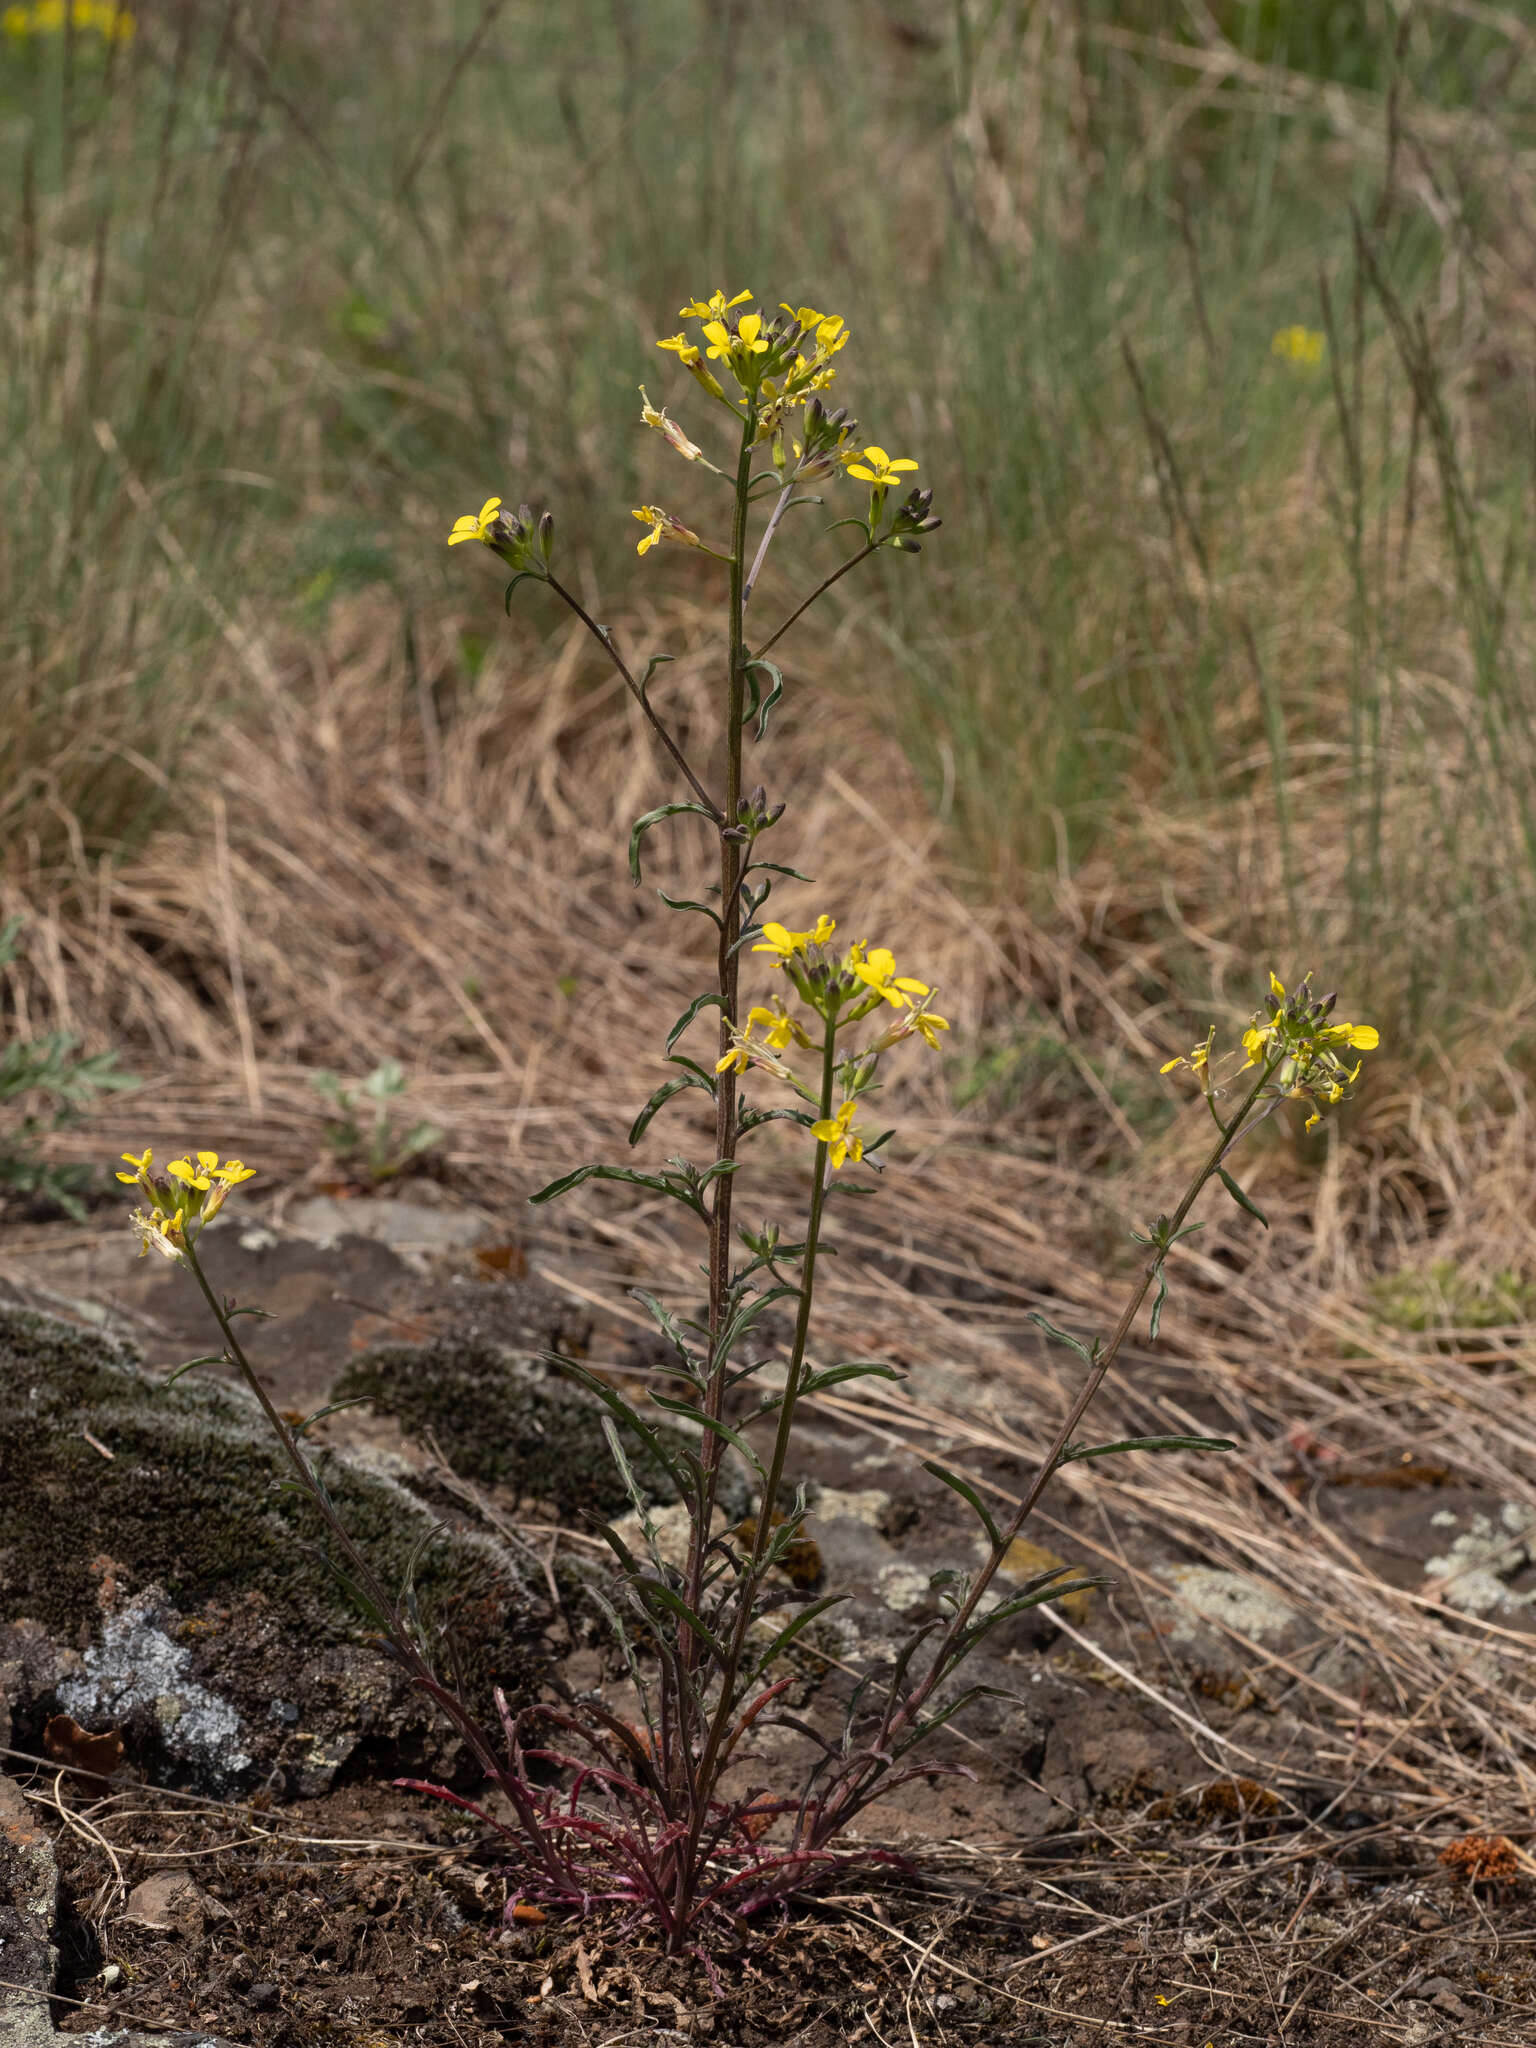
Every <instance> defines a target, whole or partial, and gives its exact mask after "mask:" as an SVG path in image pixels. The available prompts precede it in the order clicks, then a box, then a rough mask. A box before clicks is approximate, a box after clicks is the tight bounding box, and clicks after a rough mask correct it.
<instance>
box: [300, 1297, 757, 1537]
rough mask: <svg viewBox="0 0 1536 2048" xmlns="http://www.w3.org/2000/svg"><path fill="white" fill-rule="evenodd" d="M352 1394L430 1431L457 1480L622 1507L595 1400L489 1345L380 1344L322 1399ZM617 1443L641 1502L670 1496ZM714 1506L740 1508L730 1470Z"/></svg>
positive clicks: (668, 1437)
mask: <svg viewBox="0 0 1536 2048" xmlns="http://www.w3.org/2000/svg"><path fill="white" fill-rule="evenodd" d="M358 1397H362V1398H363V1399H364V1400H366V1401H367V1402H368V1403H369V1405H370V1406H371V1407H373V1408H374V1409H375V1410H377V1411H380V1412H382V1413H384V1414H386V1415H392V1416H393V1417H394V1418H395V1420H396V1421H397V1422H399V1424H400V1426H401V1428H402V1429H404V1430H405V1431H406V1433H407V1434H408V1435H411V1436H421V1435H423V1434H425V1433H426V1432H427V1431H430V1432H431V1433H432V1435H433V1436H434V1437H435V1438H436V1440H437V1442H438V1443H439V1444H440V1445H441V1446H442V1450H443V1455H444V1456H445V1457H446V1458H447V1460H448V1463H449V1464H450V1465H451V1466H452V1468H453V1470H454V1472H455V1473H457V1475H458V1476H459V1477H460V1478H461V1479H471V1480H474V1481H476V1482H477V1483H479V1484H480V1485H484V1486H505V1487H507V1488H509V1489H510V1490H511V1491H513V1492H514V1493H519V1494H530V1495H532V1496H533V1497H534V1498H535V1499H538V1500H541V1501H548V1502H550V1503H551V1504H552V1505H553V1506H554V1507H556V1508H557V1509H558V1510H559V1511H560V1513H561V1514H562V1515H563V1516H567V1517H570V1518H572V1519H575V1518H578V1517H580V1516H583V1515H588V1514H595V1515H599V1516H601V1517H603V1518H605V1519H607V1518H610V1517H613V1516H616V1515H621V1514H623V1513H624V1512H625V1510H626V1509H627V1508H628V1507H629V1506H630V1499H629V1494H628V1491H627V1489H626V1488H625V1485H624V1481H623V1479H622V1478H621V1477H620V1475H619V1471H618V1468H617V1466H616V1465H615V1464H614V1461H613V1456H612V1453H611V1452H610V1451H609V1449H608V1443H607V1439H606V1438H605V1436H604V1435H603V1417H604V1414H605V1410H604V1409H603V1406H602V1404H601V1402H600V1401H598V1399H597V1398H596V1396H595V1395H593V1394H589V1393H588V1392H587V1391H586V1390H585V1389H584V1388H582V1387H579V1386H575V1385H572V1384H571V1383H570V1382H568V1381H566V1380H562V1379H560V1378H559V1377H558V1376H557V1375H556V1374H554V1373H553V1372H551V1371H550V1370H549V1369H548V1368H547V1367H546V1366H544V1365H543V1364H540V1363H539V1362H537V1361H535V1360H533V1359H528V1358H522V1357H519V1356H517V1355H516V1354H515V1353H514V1352H511V1351H508V1350H506V1349H504V1348H503V1347H502V1346H501V1345H499V1344H493V1343H489V1342H485V1341H482V1340H480V1339H474V1338H470V1339H466V1340H463V1341H457V1340H456V1341H451V1342H442V1343H435V1344H381V1345H379V1346H378V1347H377V1348H376V1349H375V1350H372V1351H366V1352H364V1353H363V1354H362V1355H361V1357H359V1358H356V1359H354V1360H353V1362H352V1363H351V1365H349V1366H348V1367H347V1369H346V1371H345V1372H344V1373H343V1374H342V1376H341V1378H340V1379H339V1380H338V1381H337V1382H336V1385H335V1386H334V1387H333V1388H332V1390H331V1398H332V1400H336V1401H344V1400H353V1399H356V1398H358ZM647 1420H648V1422H649V1423H650V1426H651V1427H652V1428H653V1429H654V1430H655V1432H656V1434H657V1436H658V1437H659V1438H660V1439H661V1440H662V1442H663V1443H664V1444H668V1445H672V1446H675V1447H678V1448H684V1447H687V1446H688V1445H689V1444H690V1439H689V1438H688V1437H686V1436H685V1435H684V1434H683V1432H682V1431H681V1429H679V1428H678V1427H676V1426H674V1424H672V1423H671V1422H669V1421H663V1420H662V1419H661V1417H660V1416H659V1415H656V1416H652V1417H648V1418H647ZM624 1449H625V1454H626V1456H627V1457H628V1459H629V1461H630V1468H631V1470H632V1471H633V1473H634V1476H635V1479H636V1481H637V1483H638V1484H639V1487H640V1490H641V1492H642V1493H643V1494H644V1495H645V1497H646V1499H647V1500H648V1501H662V1502H670V1501H672V1500H674V1499H675V1498H676V1491H675V1489H674V1487H673V1486H672V1483H671V1481H670V1480H669V1479H668V1477H667V1475H666V1472H665V1471H664V1470H663V1468H662V1466H661V1465H660V1464H659V1462H658V1461H657V1460H656V1459H655V1458H654V1457H653V1456H652V1455H651V1453H650V1452H649V1451H648V1450H647V1449H646V1448H645V1446H644V1444H642V1443H640V1442H639V1441H638V1440H637V1439H635V1438H634V1437H632V1436H631V1437H629V1438H628V1439H627V1440H626V1441H625V1444H624ZM720 1504H721V1507H722V1510H723V1511H724V1513H725V1516H726V1518H727V1520H732V1521H733V1520H735V1519H736V1518H737V1517H738V1516H740V1515H741V1514H742V1513H744V1512H745V1509H746V1505H747V1489H746V1486H745V1483H744V1481H743V1480H742V1479H741V1478H740V1476H739V1475H738V1474H737V1473H736V1472H735V1471H733V1470H732V1471H727V1473H726V1474H725V1475H724V1483H723V1484H722V1487H721V1495H720Z"/></svg>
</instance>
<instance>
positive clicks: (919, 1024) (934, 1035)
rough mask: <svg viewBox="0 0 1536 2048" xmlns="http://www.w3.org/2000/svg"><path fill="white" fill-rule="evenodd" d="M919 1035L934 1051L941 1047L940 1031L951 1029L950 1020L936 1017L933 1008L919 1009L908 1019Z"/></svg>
mask: <svg viewBox="0 0 1536 2048" xmlns="http://www.w3.org/2000/svg"><path fill="white" fill-rule="evenodd" d="M908 1022H909V1023H910V1025H911V1027H912V1029H913V1030H914V1031H915V1032H916V1033H917V1035H918V1037H919V1038H921V1039H922V1040H923V1042H924V1043H925V1044H926V1045H927V1046H928V1047H929V1048H930V1049H931V1050H932V1051H934V1052H937V1051H938V1049H939V1033H940V1032H941V1031H947V1030H948V1029H949V1020H948V1019H947V1018H945V1017H935V1016H934V1014H933V1012H932V1011H931V1010H918V1011H916V1012H915V1013H914V1014H913V1016H912V1017H910V1018H909V1019H908Z"/></svg>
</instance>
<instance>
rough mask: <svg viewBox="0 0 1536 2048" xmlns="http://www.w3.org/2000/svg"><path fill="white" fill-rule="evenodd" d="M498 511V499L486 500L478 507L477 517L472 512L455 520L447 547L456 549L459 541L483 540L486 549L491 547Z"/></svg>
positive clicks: (499, 503)
mask: <svg viewBox="0 0 1536 2048" xmlns="http://www.w3.org/2000/svg"><path fill="white" fill-rule="evenodd" d="M500 511H501V500H500V498H487V499H486V501H485V503H484V504H483V505H482V506H481V507H480V511H479V514H478V516H477V515H476V514H475V513H473V512H466V513H465V514H464V517H463V518H462V519H456V520H455V521H454V526H453V531H452V533H450V534H449V536H448V545H449V547H451V548H456V547H457V546H458V544H459V542H460V541H461V540H483V541H484V542H485V544H486V546H487V547H491V546H492V545H493V542H492V540H491V533H492V530H493V528H494V527H495V525H496V520H497V516H498V514H499V513H500Z"/></svg>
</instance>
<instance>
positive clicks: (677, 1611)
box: [634, 1578, 729, 1666]
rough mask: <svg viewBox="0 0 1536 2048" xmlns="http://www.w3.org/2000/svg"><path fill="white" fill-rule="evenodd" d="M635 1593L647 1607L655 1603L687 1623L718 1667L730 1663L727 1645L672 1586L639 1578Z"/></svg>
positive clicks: (656, 1580) (635, 1583) (636, 1581)
mask: <svg viewBox="0 0 1536 2048" xmlns="http://www.w3.org/2000/svg"><path fill="white" fill-rule="evenodd" d="M634 1592H635V1593H636V1595H637V1596H638V1598H639V1599H640V1600H642V1601H643V1602H644V1603H645V1605H646V1606H647V1607H649V1606H650V1605H651V1604H652V1602H655V1603H656V1604H657V1605H658V1606H661V1607H664V1608H665V1609H666V1611H667V1612H668V1614H671V1615H675V1616H676V1617H677V1619H678V1620H679V1621H681V1622H684V1623H686V1625H687V1626H688V1627H689V1628H690V1629H692V1631H693V1633H694V1634H695V1635H696V1636H697V1637H698V1639H699V1641H700V1642H701V1643H702V1644H703V1645H704V1647H705V1649H707V1650H708V1651H709V1654H710V1655H711V1656H712V1657H713V1658H714V1659H715V1660H716V1664H717V1666H724V1665H726V1664H727V1663H728V1661H729V1660H728V1657H727V1653H726V1648H725V1645H724V1644H723V1643H722V1642H721V1641H720V1639H719V1638H718V1637H717V1636H716V1635H715V1634H714V1633H713V1632H712V1631H711V1630H710V1629H709V1627H708V1626H707V1625H706V1624H705V1623H704V1622H703V1621H701V1620H700V1619H699V1617H698V1615H696V1614H695V1613H694V1611H693V1609H692V1608H691V1607H690V1606H689V1605H688V1603H687V1601H686V1600H684V1599H683V1597H682V1595H681V1594H679V1593H674V1592H673V1590H672V1588H671V1587H670V1586H667V1585H663V1584H662V1583H661V1581H660V1580H659V1579H647V1578H639V1579H636V1580H635V1581H634Z"/></svg>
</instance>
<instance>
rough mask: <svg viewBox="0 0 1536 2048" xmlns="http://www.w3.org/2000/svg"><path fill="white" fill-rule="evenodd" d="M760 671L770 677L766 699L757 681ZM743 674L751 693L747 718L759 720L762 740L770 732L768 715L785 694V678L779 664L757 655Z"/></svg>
mask: <svg viewBox="0 0 1536 2048" xmlns="http://www.w3.org/2000/svg"><path fill="white" fill-rule="evenodd" d="M759 669H761V670H762V671H763V673H764V675H766V676H767V677H768V679H769V683H770V688H769V691H768V695H767V697H766V698H765V697H764V696H763V689H762V685H761V683H759V681H758V680H757V671H758V670H759ZM743 673H744V675H745V676H746V679H747V689H748V692H749V693H750V701H749V702H748V705H747V717H748V718H755V719H756V720H757V737H758V738H759V739H762V738H763V737H764V736H765V734H766V733H767V731H768V714H769V712H770V711H772V709H773V707H774V705H775V704H777V703H778V701H779V699H780V698H781V697H782V696H783V694H784V677H783V675H782V674H781V673H780V670H779V666H778V664H777V662H772V661H767V660H765V659H764V658H763V656H762V655H757V656H755V657H754V658H753V659H752V660H751V661H749V662H748V663H747V665H746V667H745V669H744V670H743Z"/></svg>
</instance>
